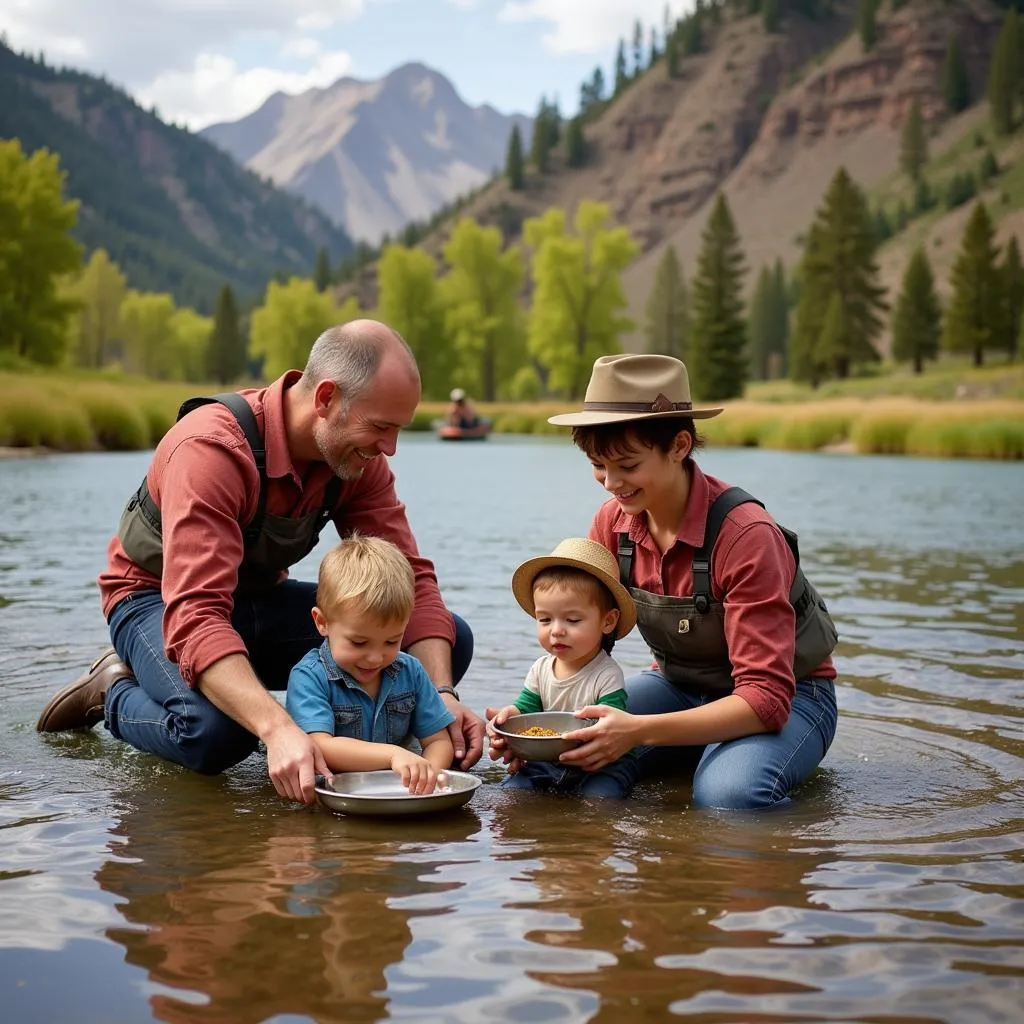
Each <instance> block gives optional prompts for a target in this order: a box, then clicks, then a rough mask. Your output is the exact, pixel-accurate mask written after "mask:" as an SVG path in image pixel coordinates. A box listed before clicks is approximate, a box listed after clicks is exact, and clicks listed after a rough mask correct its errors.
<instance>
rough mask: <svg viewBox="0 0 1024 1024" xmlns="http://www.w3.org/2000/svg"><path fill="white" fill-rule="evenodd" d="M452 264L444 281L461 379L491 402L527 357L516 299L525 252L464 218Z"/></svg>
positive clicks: (448, 256)
mask: <svg viewBox="0 0 1024 1024" xmlns="http://www.w3.org/2000/svg"><path fill="white" fill-rule="evenodd" d="M444 258H445V260H446V262H447V263H448V265H449V267H450V268H451V269H450V270H449V271H448V273H447V274H445V276H444V277H443V278H442V280H441V298H442V301H443V303H444V306H445V330H446V331H447V333H448V335H449V337H451V338H452V339H453V340H454V343H455V351H456V355H457V364H458V370H457V373H456V378H455V379H456V382H457V383H459V384H461V385H462V386H463V387H465V388H467V390H470V391H473V392H475V393H476V394H478V395H480V396H481V397H482V398H483V400H484V401H487V402H492V401H494V399H495V398H496V397H497V394H498V386H499V382H504V381H508V380H509V379H510V378H511V377H512V375H513V374H514V373H515V371H516V370H518V369H519V367H520V366H522V365H523V363H524V362H525V361H526V360H525V352H524V348H525V345H524V338H523V330H522V324H521V322H520V313H519V304H518V302H517V298H518V295H519V289H520V288H521V287H522V284H523V255H522V252H521V251H520V250H519V249H518V248H515V247H512V248H509V249H506V250H504V251H503V250H502V237H501V232H500V231H499V230H498V229H497V228H485V227H481V226H480V225H479V224H477V223H476V221H474V220H471V219H470V218H468V217H463V218H462V219H461V220H460V221H459V222H458V224H456V225H455V227H454V229H453V230H452V233H451V235H450V236H449V238H448V241H447V242H446V243H445V247H444Z"/></svg>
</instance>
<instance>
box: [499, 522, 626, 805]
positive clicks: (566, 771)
mask: <svg viewBox="0 0 1024 1024" xmlns="http://www.w3.org/2000/svg"><path fill="white" fill-rule="evenodd" d="M512 593H513V594H514V595H515V598H516V600H517V601H518V602H519V605H520V607H521V608H522V609H523V611H525V612H526V613H527V614H528V615H530V616H531V617H532V618H534V619H535V620H536V622H537V639H538V640H539V641H540V645H541V647H543V648H544V650H545V652H546V653H545V655H544V657H542V658H538V659H537V661H535V662H534V664H533V665H532V667H531V668H530V671H529V672H528V673H527V674H526V681H525V682H524V683H523V688H522V690H521V691H520V693H519V696H518V697H517V698H516V699H515V700H514V701H513V702H512V703H511V704H508V705H506V706H505V707H503V708H498V709H497V710H494V709H493V708H488V709H487V717H488V719H489V721H488V723H487V735H488V739H489V740H490V745H491V758H492V760H497V759H498V758H499V757H502V758H504V759H505V760H506V761H507V762H508V766H509V769H508V770H509V774H508V775H506V776H505V778H504V780H503V781H502V785H503V786H506V787H508V788H510V789H537V790H543V791H549V792H554V793H565V794H568V795H571V796H582V797H588V798H618V799H624V798H625V797H628V796H629V794H630V792H631V791H632V789H633V784H634V783H635V782H636V775H637V768H636V758H635V757H634V755H633V753H632V751H630V752H628V753H626V754H625V755H624V756H622V757H620V758H619V759H618V760H617V761H614V762H612V763H611V764H609V765H605V766H604V767H602V768H599V769H598V770H597V771H593V772H585V771H583V769H581V768H569V767H567V766H566V765H562V764H552V763H549V762H547V761H520V760H519V758H516V757H512V758H510V757H509V755H508V753H507V751H506V750H505V741H504V740H503V739H502V738H501V737H500V736H498V734H497V733H496V732H495V731H494V728H493V726H494V725H499V726H500V725H504V724H505V722H507V721H508V720H509V719H510V718H512V717H514V716H515V715H526V714H530V713H531V712H538V711H576V710H577V709H579V708H583V707H588V706H590V705H592V704H601V705H603V706H605V707H613V708H621V709H622V710H623V711H624V710H625V709H626V690H625V686H624V683H623V675H622V668H621V667H620V666H619V664H618V662H617V661H616V660H615V659H614V658H613V657H612V648H613V647H614V646H615V641H616V640H621V639H622V638H623V637H624V636H626V635H627V634H628V633H629V632H630V630H631V629H632V628H633V627H634V626H635V625H636V608H635V607H634V605H633V598H632V597H630V594H629V591H628V590H627V589H626V588H625V587H624V586H623V585H622V584H621V583H620V582H619V580H618V571H617V566H616V563H615V558H614V556H613V555H611V554H610V553H609V552H608V551H606V550H605V549H604V548H603V547H602V546H601V545H600V544H598V543H597V541H593V540H587V539H585V538H583V537H570V538H569V539H568V540H563V541H562V542H561V543H560V544H559V545H558V546H557V547H556V548H555V550H554V551H552V552H551V554H550V555H541V556H539V557H537V558H530V559H527V561H525V562H523V564H522V565H520V566H519V568H518V569H516V571H515V572H514V573H513V575H512Z"/></svg>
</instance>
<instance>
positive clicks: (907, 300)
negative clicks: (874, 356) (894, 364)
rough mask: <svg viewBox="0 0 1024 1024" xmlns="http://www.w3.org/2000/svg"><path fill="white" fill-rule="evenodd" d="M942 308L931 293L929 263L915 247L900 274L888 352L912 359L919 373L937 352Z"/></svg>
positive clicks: (930, 268)
mask: <svg viewBox="0 0 1024 1024" xmlns="http://www.w3.org/2000/svg"><path fill="white" fill-rule="evenodd" d="M941 327H942V309H941V307H940V306H939V298H938V296H937V295H936V294H935V279H934V277H933V275H932V267H931V264H930V263H929V262H928V257H927V255H925V252H924V250H923V249H917V250H915V252H914V254H913V256H911V258H910V262H909V263H908V264H907V269H906V271H905V272H904V275H903V284H902V286H901V288H900V295H899V298H898V299H897V301H896V309H895V312H894V313H893V321H892V355H893V358H894V359H898V360H901V361H903V362H912V363H913V364H914V372H915V373H920V372H921V370H922V369H923V368H924V361H925V360H926V359H936V358H937V357H938V354H939V336H940V333H941Z"/></svg>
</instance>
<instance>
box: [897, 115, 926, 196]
mask: <svg viewBox="0 0 1024 1024" xmlns="http://www.w3.org/2000/svg"><path fill="white" fill-rule="evenodd" d="M927 162H928V136H927V134H926V133H925V127H924V118H923V117H922V116H921V104H920V102H919V101H918V100H917V99H915V100H914V102H913V103H911V105H910V112H909V113H908V114H907V120H906V121H905V122H904V124H903V134H902V136H901V139H900V167H901V168H902V169H903V172H904V173H905V174H906V175H907V176H908V177H909V178H911V180H913V181H920V180H921V168H922V167H924V165H925V164H926V163H927Z"/></svg>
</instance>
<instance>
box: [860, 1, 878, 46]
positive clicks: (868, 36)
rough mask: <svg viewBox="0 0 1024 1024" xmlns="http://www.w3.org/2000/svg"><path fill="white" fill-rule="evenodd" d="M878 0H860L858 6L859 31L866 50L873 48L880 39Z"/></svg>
mask: <svg viewBox="0 0 1024 1024" xmlns="http://www.w3.org/2000/svg"><path fill="white" fill-rule="evenodd" d="M877 8H878V0H860V3H859V6H858V8H857V31H858V32H859V33H860V41H861V44H862V45H863V47H864V52H865V53H867V51H868V50H870V49H872V48H873V47H874V45H875V43H876V41H877V40H878V22H877V20H876V14H877Z"/></svg>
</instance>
